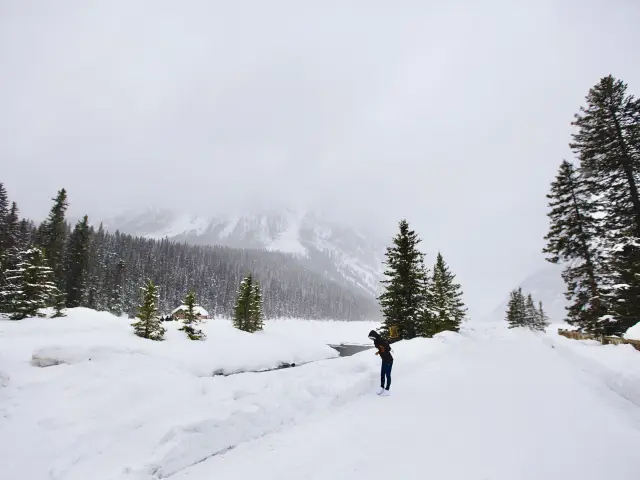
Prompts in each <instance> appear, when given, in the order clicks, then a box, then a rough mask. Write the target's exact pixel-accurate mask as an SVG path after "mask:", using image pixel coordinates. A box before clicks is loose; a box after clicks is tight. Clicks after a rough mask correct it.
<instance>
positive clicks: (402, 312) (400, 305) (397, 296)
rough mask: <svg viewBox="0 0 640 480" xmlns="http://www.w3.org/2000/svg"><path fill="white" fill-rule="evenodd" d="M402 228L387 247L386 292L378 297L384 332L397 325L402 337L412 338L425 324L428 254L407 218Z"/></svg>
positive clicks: (400, 226) (401, 222)
mask: <svg viewBox="0 0 640 480" xmlns="http://www.w3.org/2000/svg"><path fill="white" fill-rule="evenodd" d="M399 228H400V232H399V233H398V234H397V235H396V236H395V237H394V238H393V246H391V247H388V248H387V252H386V257H387V259H386V262H385V264H386V267H387V268H386V270H385V272H384V275H385V276H386V277H387V279H386V280H383V281H382V283H383V285H384V287H385V291H384V292H383V293H382V295H380V296H379V297H378V299H379V301H380V306H381V308H382V314H383V315H384V323H383V326H382V332H383V334H385V335H387V336H388V335H389V330H390V328H391V327H396V328H397V330H398V338H399V339H411V338H414V337H415V336H416V335H418V334H420V330H421V326H420V324H421V323H424V320H423V315H424V312H425V310H424V299H425V291H424V286H425V281H424V279H425V276H426V274H425V270H424V268H423V265H424V263H423V258H424V254H423V253H422V252H420V251H419V250H418V248H417V246H418V244H419V243H420V242H421V240H420V239H419V238H418V236H417V234H416V233H415V232H414V231H413V230H410V229H409V224H408V223H407V221H406V220H401V221H400V223H399Z"/></svg>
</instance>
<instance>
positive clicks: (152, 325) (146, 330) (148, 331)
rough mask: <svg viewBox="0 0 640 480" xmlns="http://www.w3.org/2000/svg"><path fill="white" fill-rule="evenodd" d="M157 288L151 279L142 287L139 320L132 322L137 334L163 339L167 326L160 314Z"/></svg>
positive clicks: (153, 338) (152, 338) (143, 336)
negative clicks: (163, 324) (165, 326)
mask: <svg viewBox="0 0 640 480" xmlns="http://www.w3.org/2000/svg"><path fill="white" fill-rule="evenodd" d="M157 305H158V293H157V288H156V286H155V285H154V284H153V282H152V281H151V280H149V281H148V283H147V284H146V285H145V286H144V287H142V305H140V306H139V307H138V321H137V322H134V323H132V324H131V326H132V327H133V328H134V330H135V333H136V335H138V336H139V337H142V338H149V339H151V340H163V338H164V334H165V331H166V330H165V328H164V327H163V326H162V322H161V321H160V317H159V315H158V307H157Z"/></svg>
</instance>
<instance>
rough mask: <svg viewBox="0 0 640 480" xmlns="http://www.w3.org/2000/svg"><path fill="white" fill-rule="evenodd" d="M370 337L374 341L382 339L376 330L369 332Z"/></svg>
mask: <svg viewBox="0 0 640 480" xmlns="http://www.w3.org/2000/svg"><path fill="white" fill-rule="evenodd" d="M369 338H370V339H371V340H373V341H376V340H379V339H380V334H379V333H378V332H376V331H375V330H371V331H370V332H369Z"/></svg>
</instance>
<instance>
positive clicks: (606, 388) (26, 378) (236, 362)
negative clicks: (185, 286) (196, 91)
mask: <svg viewBox="0 0 640 480" xmlns="http://www.w3.org/2000/svg"><path fill="white" fill-rule="evenodd" d="M78 312H79V313H80V314H82V317H81V318H80V317H78V318H74V315H73V314H72V315H71V317H70V318H67V319H57V320H52V319H33V320H27V321H23V322H10V321H0V370H2V373H0V432H2V435H0V478H3V479H4V478H7V479H14V478H15V479H18V478H19V479H20V480H40V479H45V478H46V479H49V480H86V479H87V478H91V479H92V480H116V479H118V480H127V479H132V480H157V479H160V478H172V479H175V480H187V479H188V480H201V479H202V480H205V479H207V480H209V479H212V478H216V479H238V478H255V477H260V478H263V479H265V480H268V479H282V478H287V479H288V478H291V479H298V478H305V479H309V480H314V479H326V478H332V479H353V480H359V479H367V480H371V479H383V478H385V479H386V478H402V479H413V478H416V479H418V478H425V470H424V469H425V468H428V473H429V475H427V477H429V478H438V479H439V480H448V479H451V480H463V479H464V480H468V479H470V478H478V479H485V478H486V479H489V478H490V479H492V480H513V479H522V480H534V479H535V480H538V479H540V478H544V479H548V480H554V479H558V480H560V479H562V480H566V479H567V478H576V479H577V478H579V479H581V480H595V479H604V478H612V479H613V478H615V479H616V480H631V479H635V478H637V471H638V469H639V468H640V457H638V455H637V445H639V444H640V389H638V385H640V353H639V352H636V351H635V350H633V348H631V347H630V346H628V345H626V346H625V345H623V346H612V345H611V346H606V347H605V346H601V345H596V344H594V343H593V342H577V341H573V340H569V339H565V338H564V337H559V336H558V335H556V334H554V333H550V334H535V333H532V332H529V331H521V330H507V329H506V328H504V327H503V328H500V326H498V325H489V324H487V325H483V324H478V325H476V326H474V327H473V328H470V327H469V325H467V326H466V327H465V328H464V330H463V331H462V333H461V334H453V333H448V332H445V333H443V334H440V335H438V336H436V337H435V338H433V339H415V340H412V341H408V342H399V343H396V344H394V347H393V348H394V355H395V358H396V361H395V365H394V370H393V386H392V389H393V394H392V396H391V397H388V398H379V397H377V396H375V395H373V393H372V392H373V390H374V388H375V386H376V384H377V382H378V380H379V376H378V375H379V365H380V364H379V362H380V361H379V359H378V357H376V356H375V355H373V353H372V352H371V351H370V350H369V351H365V352H362V353H360V354H356V355H354V356H352V357H345V358H331V359H326V360H319V361H316V362H312V363H308V364H306V365H303V366H300V367H296V368H289V369H283V370H275V371H271V372H266V373H242V374H237V375H231V376H226V377H222V376H216V377H212V376H203V375H202V373H203V372H205V371H210V369H212V368H214V367H215V366H225V367H227V368H236V367H238V366H244V367H245V368H246V367H248V366H257V365H262V366H264V367H266V366H269V365H274V362H279V361H285V360H287V359H288V360H291V359H292V358H294V357H295V358H305V359H306V360H310V359H314V358H315V359H322V358H326V355H328V353H327V352H328V351H327V350H326V346H325V345H324V342H325V341H328V340H330V341H331V342H333V343H339V342H341V341H358V340H360V338H362V337H364V336H365V335H366V333H367V332H368V330H369V329H370V328H371V327H372V326H374V325H372V324H368V323H362V324H360V326H361V328H360V329H358V328H356V322H345V323H343V322H326V323H322V322H300V321H299V322H296V321H292V320H286V321H277V322H268V323H267V327H266V331H265V332H263V334H260V335H248V336H245V335H240V336H234V335H233V334H234V333H240V332H233V331H231V330H230V327H229V325H228V323H227V322H224V321H210V322H208V323H207V326H208V327H207V333H208V335H209V338H208V339H207V341H206V342H203V343H202V344H196V343H194V342H189V341H187V340H185V339H184V338H182V337H180V338H179V337H178V336H176V335H175V334H178V333H180V332H176V331H172V332H171V333H170V335H168V340H167V341H166V342H163V343H154V342H150V341H144V340H142V339H137V338H136V337H134V336H133V335H132V334H131V332H130V331H129V329H128V327H126V325H127V324H128V321H127V320H126V319H114V318H113V317H110V316H108V315H107V314H96V313H91V312H87V311H86V310H84V311H82V310H80V311H78ZM83 320H84V322H83ZM198 345H204V346H205V347H206V348H204V349H203V351H198V349H197V346H198ZM274 346H275V347H276V348H275V349H272V347H274ZM53 347H56V348H53ZM626 347H629V348H626ZM74 348H75V350H74ZM194 348H195V350H193V349H194ZM43 351H44V352H45V353H46V352H48V353H47V354H46V355H41V357H45V356H46V357H47V358H52V357H54V356H57V358H62V359H65V360H66V361H67V363H65V364H60V365H52V366H49V367H46V368H42V367H38V366H35V365H33V364H32V355H33V353H34V352H37V353H39V354H41V353H42V352H43ZM194 352H195V353H194ZM87 353H90V354H91V355H90V356H88V355H87ZM303 355H304V357H303ZM37 363H39V362H37ZM585 418H588V419H589V421H585ZM400 458H403V459H404V461H402V462H399V461H397V459H400ZM248 459H250V461H247V460H248ZM328 459H331V461H328ZM385 459H386V461H382V460H385Z"/></svg>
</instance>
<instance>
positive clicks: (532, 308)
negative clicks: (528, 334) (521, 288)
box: [524, 294, 539, 330]
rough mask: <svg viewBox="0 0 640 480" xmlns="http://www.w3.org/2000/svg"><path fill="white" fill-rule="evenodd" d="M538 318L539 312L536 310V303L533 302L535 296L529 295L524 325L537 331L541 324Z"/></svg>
mask: <svg viewBox="0 0 640 480" xmlns="http://www.w3.org/2000/svg"><path fill="white" fill-rule="evenodd" d="M538 317H539V312H538V310H537V308H536V304H535V302H534V301H533V296H532V295H531V294H528V295H527V299H526V300H525V304H524V325H525V326H526V327H529V328H530V329H532V330H535V329H536V328H537V325H538V322H539V318H538Z"/></svg>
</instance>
